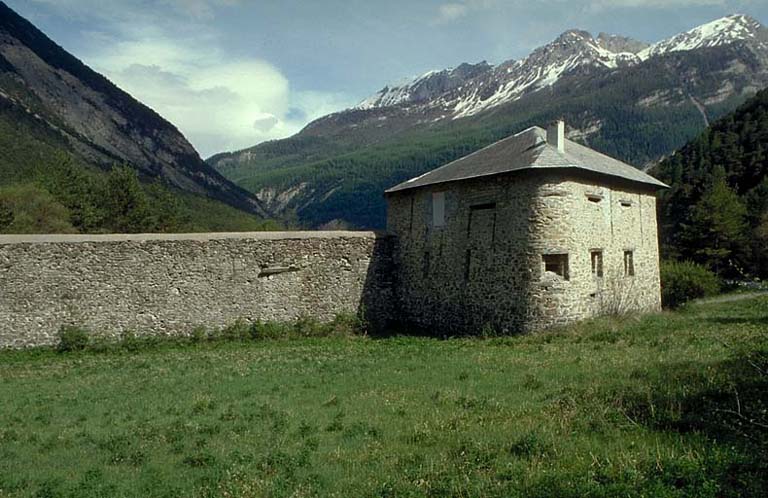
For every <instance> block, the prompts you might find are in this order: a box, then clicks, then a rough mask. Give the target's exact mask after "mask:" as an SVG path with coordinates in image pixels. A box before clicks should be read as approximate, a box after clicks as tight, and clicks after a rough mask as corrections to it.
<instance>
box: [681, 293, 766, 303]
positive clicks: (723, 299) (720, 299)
mask: <svg viewBox="0 0 768 498" xmlns="http://www.w3.org/2000/svg"><path fill="white" fill-rule="evenodd" d="M760 296H768V291H758V292H744V293H740V294H726V295H725V296H717V297H708V298H704V299H697V300H696V301H695V303H696V304H715V303H730V302H733V301H741V300H743V299H752V298H753V297H760Z"/></svg>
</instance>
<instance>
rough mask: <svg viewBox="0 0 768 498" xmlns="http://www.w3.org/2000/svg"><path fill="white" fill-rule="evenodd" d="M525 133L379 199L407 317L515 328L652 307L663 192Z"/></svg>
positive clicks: (576, 147) (639, 175)
mask: <svg viewBox="0 0 768 498" xmlns="http://www.w3.org/2000/svg"><path fill="white" fill-rule="evenodd" d="M564 135H565V125H564V123H563V122H562V121H559V122H556V123H554V124H553V125H552V126H550V127H549V129H548V130H546V131H545V130H544V129H542V128H539V127H532V128H529V129H527V130H524V131H522V132H520V133H518V134H516V135H513V136H510V137H508V138H505V139H503V140H500V141H499V142H496V143H494V144H492V145H490V146H488V147H486V148H484V149H481V150H479V151H477V152H475V153H473V154H470V155H468V156H466V157H463V158H461V159H459V160H457V161H454V162H452V163H449V164H447V165H445V166H442V167H440V168H437V169H435V170H433V171H430V172H428V173H426V174H424V175H422V176H419V177H417V178H414V179H411V180H408V181H406V182H404V183H402V184H400V185H397V186H395V187H393V188H391V189H389V190H388V191H387V192H386V196H387V201H388V222H387V225H388V226H387V228H388V230H389V231H390V232H391V233H393V234H394V235H396V236H397V237H398V241H399V242H398V251H397V255H396V261H397V265H396V266H397V267H398V268H399V275H398V292H397V293H398V295H399V298H400V306H401V307H402V310H403V313H404V314H405V316H404V317H403V318H405V319H406V320H407V321H410V322H413V323H415V324H418V325H420V326H423V327H428V328H430V329H433V331H435V332H438V333H439V332H441V331H445V333H462V332H472V331H474V332H477V331H479V330H480V329H482V328H483V327H486V328H487V327H491V328H493V329H495V330H497V331H499V332H506V333H515V332H525V331H528V330H535V329H540V328H543V327H547V326H551V325H556V324H562V323H567V322H571V321H574V320H579V319H583V318H587V317H590V316H594V315H597V314H602V313H612V312H626V311H645V310H648V311H651V310H658V309H660V307H661V298H660V285H659V251H658V236H657V225H656V191H657V190H658V189H660V188H666V185H664V184H663V183H661V182H659V181H658V180H656V179H655V178H653V177H651V176H649V175H647V174H645V173H643V172H642V171H639V170H637V169H635V168H633V167H632V166H629V165H627V164H624V163H622V162H620V161H617V160H615V159H612V158H610V157H608V156H605V155H603V154H600V153H598V152H596V151H594V150H591V149H589V148H587V147H585V146H583V145H580V144H577V143H575V142H572V141H570V140H567V139H565V136H564Z"/></svg>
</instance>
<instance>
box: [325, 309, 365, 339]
mask: <svg viewBox="0 0 768 498" xmlns="http://www.w3.org/2000/svg"><path fill="white" fill-rule="evenodd" d="M326 328H327V329H328V335H333V336H342V337H347V336H353V335H367V333H368V323H367V322H366V321H365V319H364V318H363V317H362V316H360V314H355V313H338V314H337V315H336V316H335V317H333V321H332V322H330V323H329V324H328V325H327V327H326Z"/></svg>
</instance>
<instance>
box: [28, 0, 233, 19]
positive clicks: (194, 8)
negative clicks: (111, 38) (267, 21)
mask: <svg viewBox="0 0 768 498" xmlns="http://www.w3.org/2000/svg"><path fill="white" fill-rule="evenodd" d="M31 1H33V2H36V3H41V4H48V5H50V6H51V7H53V8H55V9H57V11H59V12H61V13H62V14H63V15H66V16H67V17H90V18H92V17H99V18H102V19H109V20H116V19H121V18H123V19H133V20H136V19H138V18H149V17H151V16H152V15H153V14H156V13H157V11H158V10H162V9H169V11H171V12H173V13H174V14H177V15H181V16H184V17H186V18H188V19H195V20H208V19H211V18H213V17H215V13H216V11H217V10H218V9H220V8H225V7H233V6H236V5H239V4H241V3H242V2H243V1H245V0H128V1H126V0H31Z"/></svg>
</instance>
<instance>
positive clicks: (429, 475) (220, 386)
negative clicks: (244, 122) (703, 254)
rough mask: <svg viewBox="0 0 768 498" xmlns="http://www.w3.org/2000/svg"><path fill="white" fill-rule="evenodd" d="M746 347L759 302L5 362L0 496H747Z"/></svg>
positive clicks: (766, 323) (756, 390)
mask: <svg viewBox="0 0 768 498" xmlns="http://www.w3.org/2000/svg"><path fill="white" fill-rule="evenodd" d="M767 339H768V298H765V297H763V298H758V299H751V300H745V301H739V302H732V303H725V304H720V305H713V304H707V305H704V306H695V305H694V306H689V307H687V308H684V309H683V310H681V311H679V312H676V313H664V314H658V315H650V316H646V317H643V318H624V319H601V320H595V321H590V322H586V323H583V324H579V325H576V326H572V327H568V328H564V329H560V330H556V331H552V332H548V333H543V334H537V335H530V336H523V337H513V338H498V339H484V340H483V339H451V340H437V339H429V338H422V337H391V338H383V339H382V338H379V339H377V338H370V337H347V338H331V337H326V338H308V339H291V340H260V341H252V340H244V341H215V342H206V341H203V342H200V343H197V344H174V343H168V344H165V345H163V344H160V345H155V347H152V348H148V347H136V348H114V349H109V350H106V351H103V352H92V351H90V352H78V353H56V352H54V351H52V350H34V351H24V352H4V353H0V399H1V400H2V403H0V496H3V497H6V496H141V497H151V496H328V495H334V496H541V497H545V496H573V497H576V496H579V497H580V496H605V497H614V496H654V497H655V496H680V497H682V496H765V495H766V491H768V463H766V462H768V459H766V456H768V455H767V453H768V451H766V441H767V440H768V435H767V434H766V431H765V429H764V428H760V427H759V425H758V424H761V423H765V421H766V418H767V417H766V414H765V411H764V410H765V409H766V406H767V405H766V401H768V399H767V398H768V389H766V388H767V387H768V377H767V376H766V375H765V374H764V373H760V372H759V370H758V368H761V369H763V370H765V369H766V367H768V362H766V361H765V355H766V353H768V340H767ZM737 395H738V400H739V403H740V405H741V415H740V416H739V415H737V414H734V413H731V412H730V411H729V410H733V411H736V410H737V406H738V405H737V403H736V400H737ZM761 410H763V411H762V412H761ZM750 418H751V419H754V420H755V422H754V423H753V422H748V421H747V420H748V419H750Z"/></svg>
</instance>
